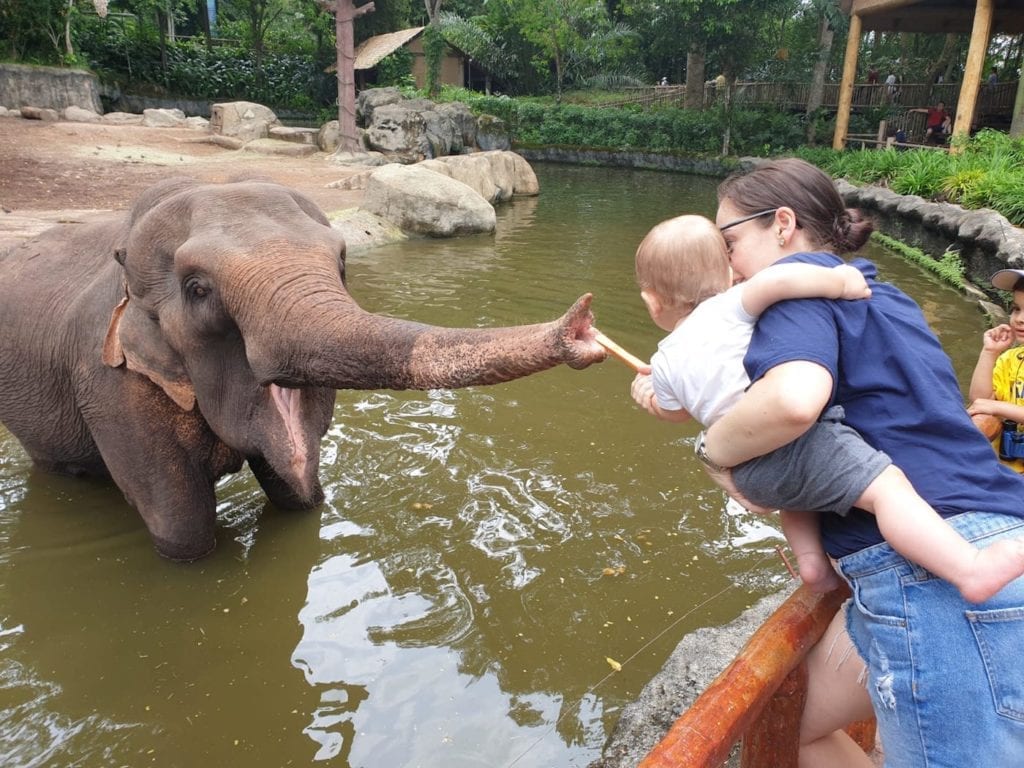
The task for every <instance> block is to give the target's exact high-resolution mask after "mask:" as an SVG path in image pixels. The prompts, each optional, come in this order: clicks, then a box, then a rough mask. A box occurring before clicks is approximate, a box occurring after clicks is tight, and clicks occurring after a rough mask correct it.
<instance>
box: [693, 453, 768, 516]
mask: <svg viewBox="0 0 1024 768" xmlns="http://www.w3.org/2000/svg"><path fill="white" fill-rule="evenodd" d="M701 466H702V467H704V471H705V472H707V473H708V477H710V478H711V479H712V480H713V481H714V482H715V485H717V486H718V487H719V488H721V489H722V490H723V491H725V492H726V493H727V494H728V495H729V496H731V497H732V498H733V499H735V500H736V502H737V503H739V505H740V506H741V507H743V508H744V509H746V510H747V511H748V512H754V513H756V514H759V515H766V514H769V513H771V512H774V511H775V510H774V509H769V508H768V507H762V506H761V505H760V504H755V503H754V502H752V501H751V500H750V499H748V498H747V497H746V496H744V495H743V494H742V493H740V491H739V489H738V488H737V487H736V484H735V483H734V482H733V479H732V470H731V469H723V470H721V471H718V470H716V469H712V468H711V467H709V466H708V465H707V464H703V463H702V464H701Z"/></svg>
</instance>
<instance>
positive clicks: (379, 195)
mask: <svg viewBox="0 0 1024 768" xmlns="http://www.w3.org/2000/svg"><path fill="white" fill-rule="evenodd" d="M362 207H363V208H365V209H366V210H368V211H370V212H371V213H375V214H377V215H378V216H382V217H383V218H385V219H387V220H388V221H390V222H392V223H393V224H395V225H396V226H398V227H400V228H401V229H403V230H405V231H407V232H414V233H417V234H421V235H427V236H430V237H451V236H454V235H463V234H475V233H481V232H494V229H495V226H496V225H497V218H496V216H495V213H494V208H493V207H492V206H491V204H490V203H488V202H487V201H486V200H485V199H484V198H483V197H481V196H480V195H479V194H477V193H476V192H475V191H473V190H472V189H471V188H470V187H468V186H466V185H465V184H463V183H462V182H459V181H456V180H455V179H450V178H448V177H446V176H442V175H441V174H439V173H435V172H433V171H430V170H428V169H426V168H423V167H422V166H419V165H412V166H405V165H399V164H397V163H391V164H388V165H385V166H382V167H380V168H378V169H377V170H375V171H374V172H373V173H372V174H371V175H370V178H369V180H368V182H367V185H366V192H365V193H364V196H363V205H362Z"/></svg>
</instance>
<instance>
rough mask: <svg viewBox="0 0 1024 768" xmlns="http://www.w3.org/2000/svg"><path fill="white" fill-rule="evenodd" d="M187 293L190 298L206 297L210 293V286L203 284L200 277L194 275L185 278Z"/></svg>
mask: <svg viewBox="0 0 1024 768" xmlns="http://www.w3.org/2000/svg"><path fill="white" fill-rule="evenodd" d="M184 288H185V295H186V296H187V297H188V298H190V299H204V298H206V297H207V296H209V295H210V288H209V287H208V286H206V285H203V283H202V281H200V279H199V278H198V277H195V276H192V277H189V278H186V280H185V286H184Z"/></svg>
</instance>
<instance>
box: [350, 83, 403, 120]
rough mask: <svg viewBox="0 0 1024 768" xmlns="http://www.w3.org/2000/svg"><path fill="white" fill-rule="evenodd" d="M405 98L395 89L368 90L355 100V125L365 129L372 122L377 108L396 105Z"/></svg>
mask: <svg viewBox="0 0 1024 768" xmlns="http://www.w3.org/2000/svg"><path fill="white" fill-rule="evenodd" d="M404 99H405V97H404V96H402V92H401V91H399V90H398V89H397V88H368V89H366V90H364V91H360V92H359V96H358V97H357V98H356V125H359V126H361V127H363V128H366V127H367V126H369V125H370V124H371V123H372V122H373V113H374V111H375V110H376V109H377V107H384V106H387V105H388V104H398V103H399V102H400V101H404Z"/></svg>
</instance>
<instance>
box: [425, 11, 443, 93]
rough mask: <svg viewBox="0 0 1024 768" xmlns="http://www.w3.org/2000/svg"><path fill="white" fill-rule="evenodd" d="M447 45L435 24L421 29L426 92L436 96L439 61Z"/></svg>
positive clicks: (438, 81)
mask: <svg viewBox="0 0 1024 768" xmlns="http://www.w3.org/2000/svg"><path fill="white" fill-rule="evenodd" d="M447 45H448V43H447V41H446V40H445V39H444V35H443V34H441V28H440V27H439V26H438V25H437V24H429V25H427V28H426V29H424V30H423V55H424V58H425V59H426V62H427V94H428V95H430V96H431V97H433V96H436V95H437V93H438V91H439V90H440V83H441V62H442V61H443V60H444V52H445V47H446V46H447Z"/></svg>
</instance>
